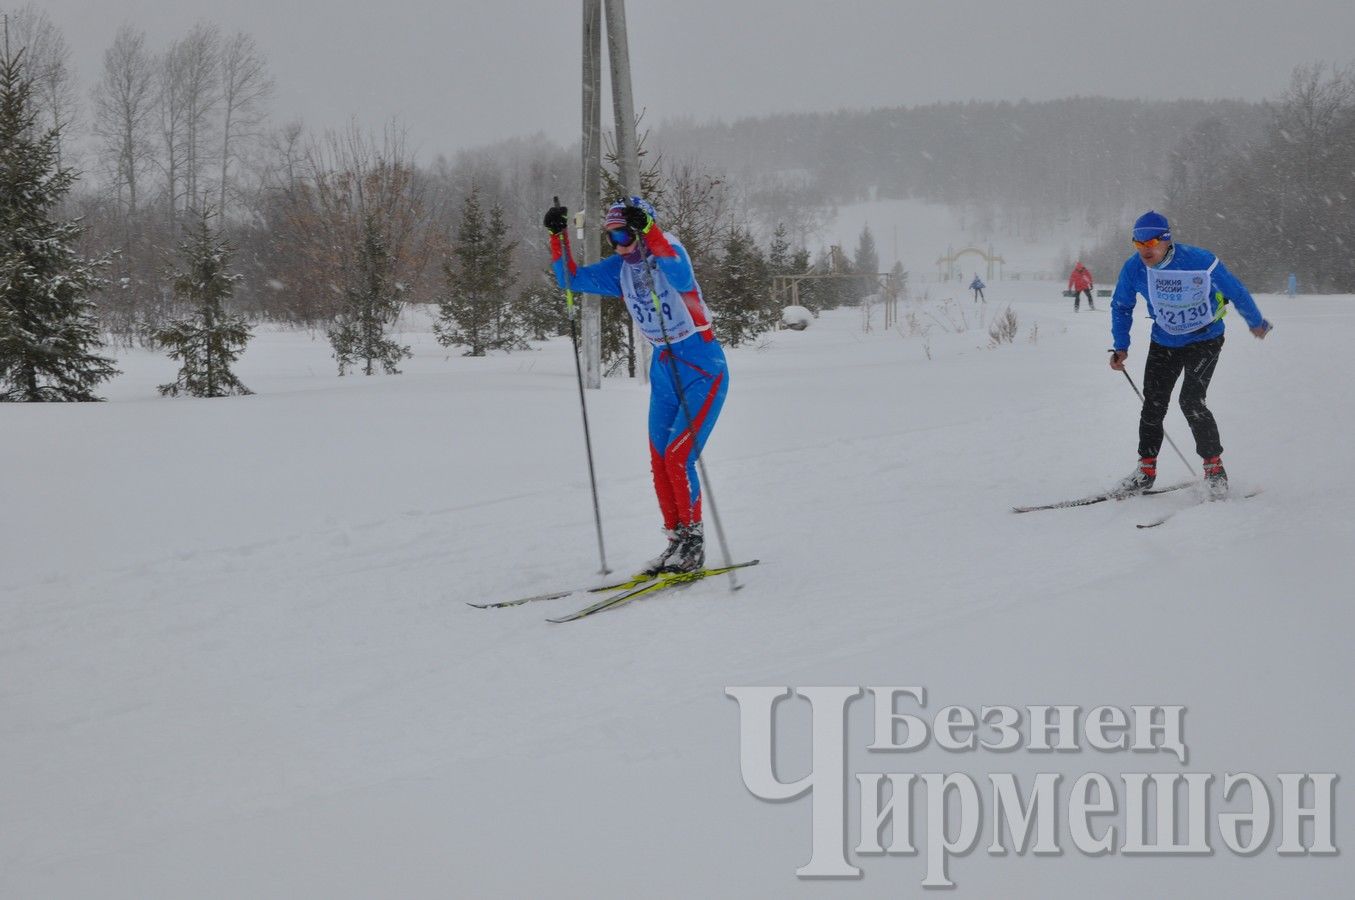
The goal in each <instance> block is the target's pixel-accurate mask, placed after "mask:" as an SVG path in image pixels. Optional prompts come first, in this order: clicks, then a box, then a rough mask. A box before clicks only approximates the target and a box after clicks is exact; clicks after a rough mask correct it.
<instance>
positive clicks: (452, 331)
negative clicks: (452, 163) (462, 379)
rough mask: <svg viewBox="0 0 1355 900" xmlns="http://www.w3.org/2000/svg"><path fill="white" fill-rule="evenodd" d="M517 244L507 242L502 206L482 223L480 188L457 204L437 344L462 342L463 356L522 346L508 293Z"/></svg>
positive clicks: (506, 229)
mask: <svg viewBox="0 0 1355 900" xmlns="http://www.w3.org/2000/svg"><path fill="white" fill-rule="evenodd" d="M516 247H517V242H516V241H510V240H508V226H507V225H506V224H505V223H504V220H503V210H502V208H500V207H499V205H498V204H495V205H494V206H493V207H492V208H491V209H490V213H489V219H488V221H486V220H485V214H484V210H483V209H482V207H481V203H480V191H479V188H473V189H472V190H471V192H470V193H469V194H468V195H467V196H466V200H465V202H464V203H463V204H462V206H461V224H460V226H459V227H458V229H457V235H456V241H455V242H454V244H453V246H452V254H451V256H450V257H449V258H448V259H447V260H445V261H444V263H443V267H442V270H443V275H444V277H445V279H446V284H447V289H446V293H444V294H443V295H442V297H441V298H440V299H439V301H438V306H439V309H440V314H439V319H438V321H437V322H435V323H433V331H434V333H436V334H437V338H438V343H440V344H442V345H443V346H444V347H450V346H452V345H453V344H459V345H463V346H465V347H466V348H467V349H466V351H465V353H464V355H465V356H484V355H485V353H486V352H487V351H489V350H514V349H519V348H521V347H522V346H523V340H522V334H521V330H520V328H519V327H518V323H517V321H516V317H515V316H514V309H513V304H512V302H511V301H510V298H509V293H508V292H509V291H510V290H512V287H513V283H514V281H515V280H516V279H515V276H514V275H513V251H514V249H515V248H516Z"/></svg>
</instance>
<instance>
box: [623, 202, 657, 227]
mask: <svg viewBox="0 0 1355 900" xmlns="http://www.w3.org/2000/svg"><path fill="white" fill-rule="evenodd" d="M621 215H623V216H625V218H626V227H627V228H629V229H630V230H631V231H632V232H634V233H635V234H643V233H644V230H645V229H646V228H648V227H649V224H650V223H651V222H653V221H654V220H653V219H651V218H650V217H649V213H647V212H645V211H644V210H643V209H641V208H640V207H638V206H627V207H625V208H624V209H622V210H621Z"/></svg>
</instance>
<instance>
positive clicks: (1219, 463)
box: [1204, 456, 1228, 500]
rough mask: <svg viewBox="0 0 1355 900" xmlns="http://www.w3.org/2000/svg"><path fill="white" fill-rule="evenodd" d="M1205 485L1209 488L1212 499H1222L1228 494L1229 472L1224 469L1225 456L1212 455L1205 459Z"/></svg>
mask: <svg viewBox="0 0 1355 900" xmlns="http://www.w3.org/2000/svg"><path fill="white" fill-rule="evenodd" d="M1204 486H1205V487H1206V488H1208V490H1209V499H1210V500H1222V499H1223V498H1224V497H1227V496H1228V473H1227V472H1225V471H1224V470H1223V458H1222V457H1220V456H1210V457H1208V458H1206V459H1205V461H1204Z"/></svg>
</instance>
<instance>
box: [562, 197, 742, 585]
mask: <svg viewBox="0 0 1355 900" xmlns="http://www.w3.org/2000/svg"><path fill="white" fill-rule="evenodd" d="M568 216H569V211H568V210H567V209H565V208H564V207H563V206H553V207H551V209H550V210H549V211H548V212H547V213H546V216H545V219H544V220H543V224H544V225H545V226H546V229H547V230H548V231H550V235H551V237H550V246H551V262H552V265H553V267H554V269H555V277H556V279H557V280H558V281H559V283H560V286H561V287H565V286H566V281H565V266H566V264H567V265H568V266H569V281H568V286H569V287H570V288H571V289H573V290H575V291H578V292H580V293H586V294H602V295H604V296H610V297H620V298H621V299H622V300H623V301H624V302H625V304H626V309H627V311H628V312H629V313H630V315H631V318H633V319H634V320H635V324H636V327H637V328H639V330H640V332H641V333H642V334H643V335H644V336H645V337H646V338H647V339H648V340H649V342H650V343H651V344H652V345H653V346H654V356H653V358H652V360H651V361H650V367H649V383H650V391H649V456H650V469H651V471H652V472H653V475H654V493H655V494H656V495H657V496H658V499H659V510H660V511H661V512H662V514H663V528H664V534H665V535H666V536H667V538H668V546H667V547H666V548H665V549H664V551H663V552H662V553H661V554H659V555H658V556H657V557H655V558H654V559H653V560H651V561H650V562H649V563H647V564H646V565H645V567H644V568H643V569H642V570H641V571H642V572H644V573H646V574H656V573H658V572H691V571H695V570H697V569H700V568H701V567H702V566H704V565H705V540H704V535H703V528H702V524H701V483H700V479H699V478H698V475H697V466H696V461H697V459H698V457H700V455H701V450H702V448H703V447H704V446H705V444H706V439H707V438H709V437H710V433H711V429H713V428H714V427H715V420H716V419H717V418H719V416H720V408H721V407H722V406H723V405H724V402H725V394H726V392H727V391H728V390H729V371H728V368H727V367H726V365H725V354H724V350H722V349H721V347H720V342H719V341H717V340H716V339H715V334H714V332H712V331H711V319H710V310H709V309H708V308H707V307H706V301H705V299H704V298H703V297H702V295H701V288H700V286H699V285H698V284H697V283H696V275H695V274H694V273H693V272H692V263H691V260H690V259H689V258H688V256H687V251H686V249H685V248H684V247H683V246H682V244H681V242H679V241H678V240H677V239H676V238H674V237H673V236H672V235H668V234H665V233H664V232H663V230H662V229H660V228H659V226H658V224H657V223H656V222H655V219H656V218H657V217H658V213H657V212H655V210H654V207H653V206H651V205H650V204H649V203H648V202H647V201H645V200H643V199H641V198H640V197H631V198H629V201H626V200H618V201H617V202H615V203H613V204H612V205H611V207H610V208H609V209H608V210H607V217H606V219H605V220H604V222H603V228H604V229H606V233H607V240H608V241H609V242H610V243H611V245H612V248H613V249H614V250H615V251H616V253H615V255H613V256H610V257H608V258H607V259H604V260H602V261H601V262H597V263H594V264H593V265H591V266H581V267H580V266H577V265H576V264H575V262H574V254H573V253H571V252H569V234H568V229H567V228H566V225H567V222H568ZM651 273H652V275H653V283H652V285H651V282H650V276H651ZM651 291H652V293H651ZM656 295H657V297H658V309H656V308H655V301H654V297H655V296H656ZM660 317H662V318H660ZM675 376H676V380H675ZM689 413H690V416H691V418H690V419H688V414H689Z"/></svg>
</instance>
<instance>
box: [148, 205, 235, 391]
mask: <svg viewBox="0 0 1355 900" xmlns="http://www.w3.org/2000/svg"><path fill="white" fill-rule="evenodd" d="M234 255H235V251H234V250H233V248H231V246H230V245H229V244H227V243H226V242H225V241H223V240H221V239H220V237H219V236H216V235H213V234H212V232H211V229H210V228H209V227H208V225H207V213H206V212H203V213H201V214H200V215H198V216H196V217H195V222H194V225H193V229H192V231H191V233H190V234H189V235H188V236H187V237H185V238H184V240H183V242H182V243H180V244H179V258H180V259H181V260H182V262H183V269H182V270H181V271H179V272H178V273H176V274H175V277H174V295H175V297H176V298H177V299H178V300H179V301H180V302H181V303H183V304H185V305H186V306H189V307H191V308H192V309H193V314H192V315H191V316H190V317H188V318H186V319H178V320H176V321H173V322H170V323H168V324H166V325H164V326H163V327H161V328H159V329H157V330H156V331H155V332H154V333H153V334H152V340H153V341H154V342H155V343H156V344H159V345H160V346H162V347H165V348H167V349H168V350H169V355H170V358H171V359H176V360H179V361H180V362H181V363H182V366H180V368H179V377H178V378H177V379H176V380H175V381H173V382H171V383H170V384H162V385H160V393H161V394H163V395H165V396H169V397H177V396H178V395H179V394H180V393H184V394H188V395H189V396H190V397H229V396H231V395H233V394H251V393H253V391H251V390H250V389H249V388H247V387H245V386H244V385H243V384H241V383H240V379H238V378H236V377H235V373H234V372H232V371H231V364H232V363H234V362H235V361H236V360H237V359H239V358H240V354H242V353H244V352H245V345H246V344H247V343H249V338H250V328H249V324H248V323H247V322H246V321H245V319H244V317H242V316H236V315H231V314H230V313H228V312H226V310H225V306H224V304H225V301H226V300H227V299H229V298H230V296H231V293H232V291H234V289H235V284H236V283H237V282H238V281H239V280H240V278H241V276H240V275H235V274H232V273H231V272H230V265H231V260H232V259H233V257H234Z"/></svg>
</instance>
